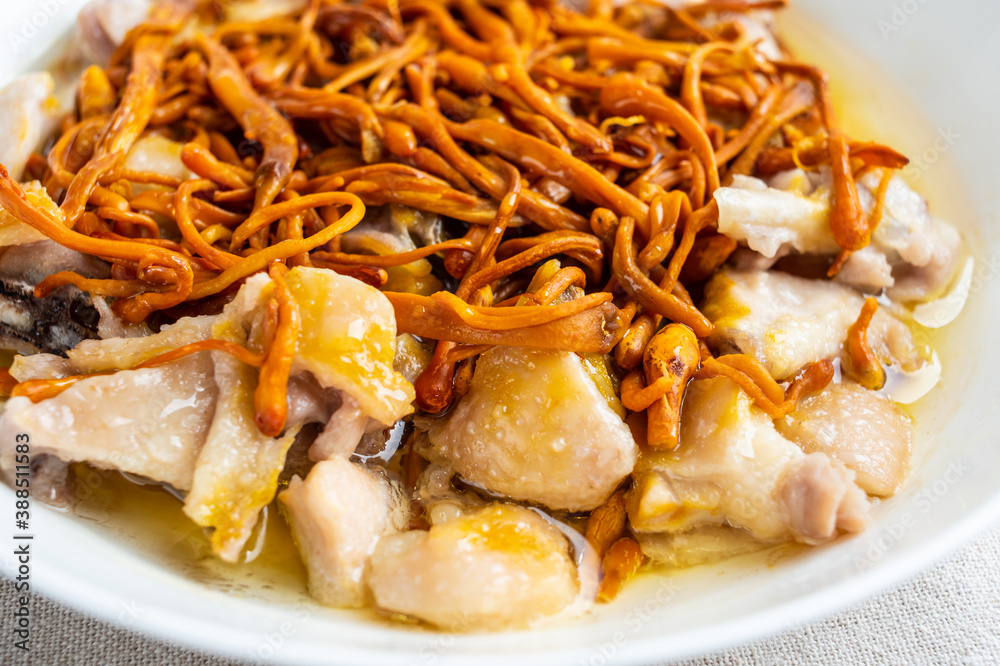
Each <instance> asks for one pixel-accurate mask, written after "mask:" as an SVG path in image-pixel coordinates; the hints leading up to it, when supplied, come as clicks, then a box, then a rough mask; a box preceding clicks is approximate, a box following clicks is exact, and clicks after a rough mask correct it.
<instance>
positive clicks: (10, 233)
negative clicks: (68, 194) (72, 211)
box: [0, 93, 62, 247]
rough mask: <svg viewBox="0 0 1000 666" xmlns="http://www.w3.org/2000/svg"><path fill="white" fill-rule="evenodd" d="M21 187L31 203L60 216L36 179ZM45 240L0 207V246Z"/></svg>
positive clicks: (45, 238) (42, 235) (55, 206)
mask: <svg viewBox="0 0 1000 666" xmlns="http://www.w3.org/2000/svg"><path fill="white" fill-rule="evenodd" d="M0 96H2V93H0ZM0 114H2V110H0ZM0 164H5V162H3V161H2V159H0ZM23 188H24V194H25V196H26V197H27V198H28V201H29V202H30V203H31V204H33V205H35V206H38V207H39V208H43V209H45V210H46V211H47V212H49V213H52V214H53V215H55V216H56V217H61V216H62V212H61V211H60V210H59V206H57V205H56V202H54V201H53V200H52V198H51V197H50V196H49V193H48V192H47V191H46V190H45V188H44V187H42V184H41V183H39V182H38V181H37V180H33V181H31V182H30V183H26V184H25V185H24V186H23ZM47 240H48V237H46V236H45V234H43V233H42V232H41V231H38V230H36V229H35V228H34V227H32V226H31V225H28V224H25V223H24V222H22V221H21V220H19V219H18V218H16V217H14V216H13V215H11V214H10V213H8V212H7V210H6V209H4V208H0V247H8V246H10V245H27V244H29V243H38V242H40V241H47ZM60 247H61V246H60Z"/></svg>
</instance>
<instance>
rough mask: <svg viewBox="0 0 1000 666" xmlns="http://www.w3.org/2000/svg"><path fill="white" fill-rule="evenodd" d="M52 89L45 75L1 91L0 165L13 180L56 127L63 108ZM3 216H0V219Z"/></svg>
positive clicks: (30, 76)
mask: <svg viewBox="0 0 1000 666" xmlns="http://www.w3.org/2000/svg"><path fill="white" fill-rule="evenodd" d="M54 89H55V81H54V80H53V78H52V75H51V74H49V73H48V72H39V73H34V74H25V75H24V76H22V77H20V78H18V79H15V80H14V81H12V82H11V83H9V84H7V85H6V86H4V87H3V88H2V89H0V127H2V128H3V133H2V134H0V164H3V165H4V166H6V167H7V171H9V172H10V175H11V176H12V177H13V178H15V179H20V178H21V177H22V174H23V173H24V166H25V164H27V162H28V158H29V157H30V156H31V153H33V152H34V151H36V150H38V149H39V148H41V146H42V143H44V142H45V140H46V139H47V138H48V137H49V136H50V135H51V134H52V133H53V132H55V130H56V128H57V127H58V126H59V117H60V115H61V113H62V109H60V105H59V102H58V101H57V100H56V99H55V98H54V97H53V96H52V93H53V90H54ZM4 215H6V213H0V220H2V218H3V216H4ZM35 240H38V239H37V238H36V239H35ZM28 242H30V241H28ZM3 244H5V245H6V243H3Z"/></svg>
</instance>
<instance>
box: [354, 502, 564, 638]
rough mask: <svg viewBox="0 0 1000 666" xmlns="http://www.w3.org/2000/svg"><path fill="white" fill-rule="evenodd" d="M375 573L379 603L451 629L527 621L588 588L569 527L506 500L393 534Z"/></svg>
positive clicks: (379, 551) (380, 550)
mask: <svg viewBox="0 0 1000 666" xmlns="http://www.w3.org/2000/svg"><path fill="white" fill-rule="evenodd" d="M370 581H371V590H372V594H373V596H374V599H375V604H376V605H377V606H378V607H379V608H381V609H382V610H386V611H390V612H393V613H402V614H404V615H408V616H411V617H415V618H418V619H420V620H423V621H425V622H428V623H430V624H432V625H435V626H436V627H438V628H440V629H443V630H445V631H469V630H474V629H482V628H489V629H500V628H511V627H527V626H529V625H530V624H531V623H532V622H534V621H536V620H538V619H540V618H542V617H544V616H547V615H552V614H554V613H557V612H559V611H561V610H563V609H565V608H567V607H568V606H570V604H571V603H572V602H573V601H574V600H575V599H576V598H577V596H578V592H579V590H580V582H579V580H578V573H577V568H576V566H575V565H574V563H573V560H572V559H571V558H570V554H569V549H568V543H567V541H566V539H565V538H564V537H563V535H562V533H561V532H560V531H559V530H558V529H557V528H556V527H554V526H553V525H552V524H551V523H549V522H548V521H546V520H545V519H544V518H542V517H541V516H540V515H539V514H538V513H535V512H534V511H531V510H529V509H525V508H522V507H518V506H512V505H506V504H493V505H490V506H488V507H485V508H483V509H479V510H478V511H475V512H473V513H470V514H468V515H466V516H462V517H459V518H455V519H453V520H449V521H448V522H445V523H442V524H436V525H434V526H433V527H431V528H430V531H427V532H425V531H421V530H413V531H410V532H404V533H402V534H394V535H390V536H386V537H385V538H383V539H382V540H381V541H380V542H379V544H378V547H377V548H376V549H375V555H374V556H373V557H372V568H371V578H370Z"/></svg>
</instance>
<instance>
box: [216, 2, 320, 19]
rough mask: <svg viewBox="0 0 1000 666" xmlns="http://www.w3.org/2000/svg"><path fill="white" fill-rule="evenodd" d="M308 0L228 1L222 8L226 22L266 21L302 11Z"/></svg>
mask: <svg viewBox="0 0 1000 666" xmlns="http://www.w3.org/2000/svg"><path fill="white" fill-rule="evenodd" d="M307 4H308V0H227V2H225V3H223V5H222V7H223V10H224V12H225V18H226V21H241V22H242V21H247V22H256V21H266V20H268V19H272V18H275V17H278V16H287V15H289V14H294V13H296V12H299V11H302V9H303V8H304V7H305V6H306V5H307Z"/></svg>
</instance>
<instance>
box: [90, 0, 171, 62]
mask: <svg viewBox="0 0 1000 666" xmlns="http://www.w3.org/2000/svg"><path fill="white" fill-rule="evenodd" d="M156 1H157V0H91V1H90V2H88V3H87V4H86V6H84V8H83V9H81V10H80V14H79V16H78V17H77V22H78V23H79V25H80V34H81V36H82V37H83V47H84V50H85V52H86V55H87V56H88V57H89V58H90V59H91V60H93V61H94V62H102V63H103V62H107V61H108V59H109V58H110V57H111V54H112V53H114V51H115V49H117V48H118V47H119V46H121V45H122V42H124V41H125V35H127V34H128V31H129V30H131V29H132V28H135V27H136V26H138V25H139V24H140V23H142V22H143V21H144V20H146V16H148V15H149V11H150V9H151V8H152V7H153V5H154V4H155V2H156Z"/></svg>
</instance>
